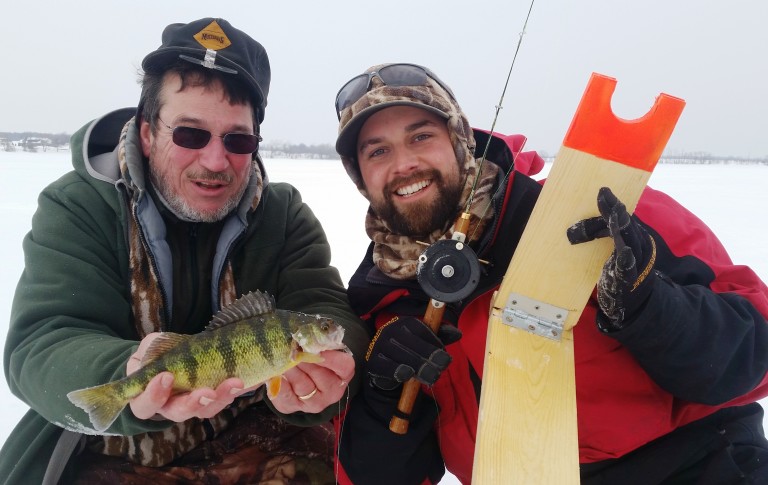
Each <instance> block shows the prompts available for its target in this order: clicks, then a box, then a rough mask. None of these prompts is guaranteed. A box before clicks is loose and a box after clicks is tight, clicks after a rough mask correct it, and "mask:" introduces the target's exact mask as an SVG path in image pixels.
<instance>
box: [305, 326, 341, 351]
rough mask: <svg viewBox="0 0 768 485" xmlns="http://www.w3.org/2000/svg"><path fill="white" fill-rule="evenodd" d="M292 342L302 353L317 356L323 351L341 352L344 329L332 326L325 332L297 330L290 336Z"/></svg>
mask: <svg viewBox="0 0 768 485" xmlns="http://www.w3.org/2000/svg"><path fill="white" fill-rule="evenodd" d="M292 336H293V340H294V341H295V342H296V344H297V345H298V347H299V348H300V349H301V350H302V351H303V352H308V353H310V354H319V353H320V352H322V351H324V350H342V349H346V348H347V346H346V345H345V344H344V342H343V339H344V327H342V326H341V325H337V324H333V327H332V328H329V329H328V331H326V332H313V331H311V330H310V331H306V332H305V331H304V330H303V329H299V330H298V331H296V332H294V333H293V334H292Z"/></svg>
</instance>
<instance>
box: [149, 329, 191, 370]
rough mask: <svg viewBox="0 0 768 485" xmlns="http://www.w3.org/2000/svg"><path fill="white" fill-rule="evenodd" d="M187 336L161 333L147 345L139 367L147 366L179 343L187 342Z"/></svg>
mask: <svg viewBox="0 0 768 485" xmlns="http://www.w3.org/2000/svg"><path fill="white" fill-rule="evenodd" d="M189 337H190V336H189V335H182V334H180V333H173V332H163V333H161V334H160V336H159V337H157V338H156V339H155V340H153V341H152V343H151V344H149V348H148V349H147V351H146V352H145V353H144V357H142V359H141V366H142V367H144V366H145V365H147V364H149V363H150V362H153V361H155V360H157V359H158V358H159V357H160V356H161V355H163V354H164V353H166V352H168V351H169V350H171V349H172V348H174V347H176V346H177V345H179V344H180V343H181V342H184V341H185V340H187V339H188V338H189Z"/></svg>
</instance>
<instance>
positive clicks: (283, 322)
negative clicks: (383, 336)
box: [67, 291, 346, 432]
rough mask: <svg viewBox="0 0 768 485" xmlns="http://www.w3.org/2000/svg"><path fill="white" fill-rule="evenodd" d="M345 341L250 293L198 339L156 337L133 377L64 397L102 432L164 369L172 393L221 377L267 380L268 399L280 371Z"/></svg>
mask: <svg viewBox="0 0 768 485" xmlns="http://www.w3.org/2000/svg"><path fill="white" fill-rule="evenodd" d="M343 337H344V328H343V327H341V326H339V325H338V324H336V323H334V322H333V320H331V319H330V318H326V317H322V316H320V315H307V314H304V313H299V312H292V311H287V310H277V309H275V299H274V298H273V297H272V296H270V295H268V294H266V293H262V292H260V291H255V292H251V293H248V294H246V295H244V296H242V297H241V298H239V299H238V300H236V301H235V302H233V303H232V304H231V305H227V306H226V307H225V308H223V309H222V310H221V311H220V312H218V313H217V314H216V315H214V317H213V319H211V322H210V323H209V324H208V326H207V327H206V329H205V330H204V331H202V332H200V333H198V334H195V335H182V334H177V333H171V332H165V333H162V334H161V335H160V336H159V337H158V338H156V339H155V340H154V341H153V342H152V344H151V345H150V347H149V349H147V352H146V355H145V356H144V359H143V360H142V367H141V368H140V369H139V370H138V371H136V372H134V373H133V374H131V375H129V376H127V377H124V378H122V379H119V380H117V381H113V382H109V383H107V384H102V385H100V386H95V387H89V388H87V389H81V390H77V391H72V392H70V393H68V394H67V397H68V398H69V400H70V401H72V403H73V404H74V405H76V406H78V407H80V408H82V409H83V410H84V411H85V412H87V413H88V416H89V417H90V419H91V423H93V426H94V428H95V429H96V431H98V432H102V431H104V430H106V429H107V428H109V426H110V425H111V424H112V423H113V422H114V421H115V419H117V416H118V415H119V414H120V412H121V411H122V410H123V408H124V407H125V406H126V405H127V404H128V402H129V401H130V400H131V399H133V398H134V397H136V396H138V395H139V394H141V392H142V391H144V388H145V387H146V386H147V384H148V383H149V381H150V380H151V379H152V378H153V377H154V376H156V375H157V374H159V373H160V372H163V371H170V372H172V373H173V375H174V381H173V391H174V394H179V393H182V392H186V391H190V390H192V389H197V388H201V387H210V388H216V386H218V384H220V383H221V382H222V381H224V380H225V379H227V378H230V377H239V378H240V379H242V381H243V383H244V385H245V387H246V388H248V387H252V386H255V385H256V384H259V383H262V382H267V385H268V391H269V394H270V395H271V396H274V395H276V394H277V393H278V391H279V390H280V381H281V377H280V376H281V375H282V374H283V373H285V371H287V370H288V369H290V368H291V367H294V366H295V365H297V364H298V363H300V362H321V361H322V360H323V359H322V357H320V356H319V355H318V354H319V353H320V352H321V351H323V350H341V349H346V346H345V345H344V343H343V342H342V338H343Z"/></svg>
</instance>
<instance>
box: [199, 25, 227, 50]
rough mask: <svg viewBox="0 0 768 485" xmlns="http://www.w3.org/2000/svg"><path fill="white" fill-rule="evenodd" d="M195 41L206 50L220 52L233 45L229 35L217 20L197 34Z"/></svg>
mask: <svg viewBox="0 0 768 485" xmlns="http://www.w3.org/2000/svg"><path fill="white" fill-rule="evenodd" d="M194 38H195V40H196V41H197V42H198V43H199V44H200V45H202V46H203V47H205V48H206V49H212V50H215V51H216V50H219V49H224V48H225V47H229V46H230V45H232V42H230V41H229V38H228V37H227V34H225V33H224V31H223V30H222V29H221V26H219V24H218V22H216V21H215V20H214V21H213V22H211V23H210V24H208V25H207V26H206V27H205V28H203V30H201V31H200V32H198V33H197V34H195V36H194Z"/></svg>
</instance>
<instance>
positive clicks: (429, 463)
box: [338, 134, 768, 484]
mask: <svg viewBox="0 0 768 485" xmlns="http://www.w3.org/2000/svg"><path fill="white" fill-rule="evenodd" d="M479 137H480V140H478V146H482V145H483V143H482V134H479ZM507 141H508V142H509V141H512V140H509V139H508V140H507ZM518 141H519V140H518ZM492 153H493V152H492ZM499 153H501V156H499ZM525 156H526V154H520V155H519V157H520V158H518V160H521V159H523V157H525ZM527 156H528V157H531V156H532V155H530V154H528V155H527ZM489 159H490V160H493V161H494V162H496V163H499V165H501V167H502V169H503V171H506V170H507V168H508V166H505V162H508V161H509V160H511V158H510V157H509V156H508V155H504V154H503V150H497V153H496V156H495V158H493V157H489ZM529 163H530V158H528V159H527V161H526V164H525V165H524V167H525V168H526V169H527V168H528V164H529ZM505 183H506V190H505V191H499V192H500V193H498V194H497V197H496V200H495V204H496V205H495V210H496V212H495V214H496V219H495V221H494V225H493V227H492V228H490V229H489V230H488V231H487V233H486V235H485V237H484V239H483V240H482V241H480V242H479V244H478V246H477V247H475V248H474V249H475V251H476V252H477V254H478V257H479V258H480V259H483V260H486V261H488V262H489V264H487V265H482V266H483V268H482V271H483V274H482V276H481V281H480V284H479V285H478V287H477V289H476V290H475V292H474V293H473V294H472V295H470V296H469V297H467V298H466V299H464V300H463V301H460V302H457V303H454V304H449V305H447V309H446V312H445V314H444V315H445V316H444V320H445V321H446V322H450V323H452V324H455V325H457V326H458V328H459V329H460V330H461V331H462V333H463V336H462V338H461V340H459V341H458V342H456V343H454V344H452V345H449V346H448V347H447V350H448V352H449V353H450V354H451V356H452V357H453V361H452V363H451V364H450V366H449V367H448V369H447V370H446V371H445V372H444V373H443V374H442V375H441V377H440V379H439V380H438V382H437V383H436V384H435V385H434V386H433V387H432V388H430V389H427V388H424V389H423V394H424V395H426V396H429V397H425V396H424V395H423V396H422V398H421V399H420V400H419V402H418V403H417V406H416V408H415V409H414V418H412V421H411V425H410V428H409V431H408V433H407V434H406V435H402V436H400V435H396V434H394V433H392V432H390V431H389V430H388V427H387V425H388V422H389V417H386V416H381V415H380V414H381V413H379V412H376V411H375V410H374V406H370V405H369V404H368V403H367V402H366V401H365V395H364V393H362V392H361V393H359V394H358V395H357V396H356V397H355V398H354V399H353V400H352V403H351V404H350V406H349V407H348V409H347V411H346V413H345V418H344V420H343V422H342V423H341V426H340V431H341V436H340V439H339V452H338V453H339V462H340V465H341V467H340V468H341V470H342V473H341V475H342V477H341V483H345V481H347V483H357V484H361V483H398V484H407V483H429V482H432V483H434V482H436V481H437V480H439V478H440V477H441V476H442V475H443V474H444V468H447V469H448V470H450V471H451V473H453V474H454V475H456V476H457V477H458V478H459V479H460V480H461V481H462V482H463V483H469V482H470V481H471V476H472V463H473V452H474V446H475V435H476V431H477V413H478V403H479V396H480V388H481V383H482V375H483V359H484V348H485V340H486V330H487V323H488V321H487V318H488V308H489V306H490V302H491V297H492V294H493V291H494V290H495V289H497V288H498V285H499V284H500V282H501V279H502V278H503V275H504V272H505V271H506V269H507V266H508V263H509V261H510V259H511V257H512V254H513V253H514V250H515V247H516V246H517V243H518V241H519V238H520V236H521V234H522V232H523V229H524V227H525V224H526V222H527V219H528V217H529V215H530V212H531V210H532V208H533V205H534V204H535V202H536V198H537V196H538V194H539V191H540V188H541V185H540V184H539V182H536V181H534V180H532V179H530V178H529V177H527V176H526V175H524V174H523V173H520V172H518V171H515V172H513V173H512V175H511V176H510V177H509V179H508V180H507V181H506V182H505ZM633 217H634V218H635V219H636V220H637V221H639V222H640V223H641V224H643V225H644V227H645V228H646V229H647V230H648V232H649V233H650V234H651V235H652V236H653V237H654V239H655V241H656V245H657V259H656V266H655V268H656V269H657V270H658V272H659V274H660V275H661V276H660V277H659V280H658V281H656V282H655V285H654V290H653V292H652V294H651V296H650V297H649V300H648V301H647V302H646V304H645V306H644V308H643V310H642V311H641V312H639V313H638V314H637V315H635V316H634V317H632V319H631V324H629V325H628V326H627V327H626V328H625V329H623V330H621V331H618V332H612V333H610V334H606V333H604V332H602V331H600V330H599V329H598V328H597V326H596V324H595V321H596V315H597V312H598V311H599V309H598V306H597V301H596V300H595V299H594V295H593V298H591V299H590V301H589V303H588V305H587V307H586V309H585V310H584V312H583V314H582V316H581V319H580V320H579V323H578V325H577V326H576V327H575V329H574V346H575V359H576V391H577V412H578V430H579V455H580V462H581V468H582V483H602V482H600V481H598V480H595V481H594V482H590V481H589V480H588V478H589V477H590V475H591V473H593V472H595V471H599V473H595V475H600V476H601V477H602V479H603V480H604V481H605V480H608V482H607V483H610V481H613V480H619V481H613V483H630V482H632V481H633V480H637V479H638V474H646V475H642V478H643V481H642V482H641V483H653V482H654V480H653V477H651V476H649V475H648V474H649V473H650V474H652V473H659V476H665V475H664V474H665V473H667V474H669V473H670V470H675V469H677V468H679V467H683V466H686V465H685V463H686V462H687V461H688V460H693V459H694V458H692V456H693V455H695V453H697V452H701V450H702V449H704V448H706V446H709V445H708V444H707V443H708V441H707V440H718V439H721V438H718V436H722V435H723V434H724V433H725V431H724V429H726V428H729V429H739V430H742V431H740V432H742V433H743V434H745V435H746V437H745V438H744V437H741V438H737V439H742V438H743V439H746V440H749V439H754V440H763V441H764V437H763V436H762V435H763V433H762V409H761V408H760V407H759V405H758V404H751V403H754V402H755V401H757V400H758V399H760V398H762V397H765V396H766V395H768V382H767V378H766V372H767V371H768V324H767V323H766V316H768V287H766V285H765V284H764V283H763V282H762V281H760V279H759V278H758V277H757V276H756V275H755V273H754V272H752V271H751V270H750V269H749V268H747V267H745V266H737V265H734V264H733V263H732V262H731V260H730V257H729V256H728V254H727V253H726V251H725V249H724V248H723V246H722V244H721V243H720V242H719V241H718V239H717V238H716V237H715V235H714V234H713V233H712V232H711V231H710V230H709V229H708V228H707V226H706V225H705V224H704V223H703V222H702V221H700V220H699V219H698V218H697V217H696V216H694V215H693V214H692V213H690V212H689V211H688V210H686V209H685V208H684V207H682V206H681V205H679V204H678V203H677V202H675V201H674V200H673V199H672V198H670V197H669V196H667V195H665V194H663V193H661V192H659V191H656V190H653V189H650V188H647V189H646V190H645V192H644V193H643V195H642V197H641V199H640V202H639V203H638V205H637V208H636V210H635V213H634V216H633ZM574 222H575V221H574ZM563 237H565V234H563ZM348 295H349V299H350V302H351V304H352V306H353V308H354V309H355V310H357V313H358V314H359V315H361V316H362V318H363V319H364V320H365V321H366V322H367V323H368V324H369V325H370V328H369V331H370V332H371V334H373V332H375V329H376V328H377V327H378V326H379V325H381V324H383V323H385V322H386V321H388V320H389V319H390V317H391V316H392V315H415V316H422V315H423V312H424V310H425V309H426V305H427V302H428V297H427V296H426V295H425V294H424V292H423V291H422V290H421V289H420V287H419V285H418V283H417V282H415V281H408V282H403V281H396V280H393V279H390V278H388V277H386V276H385V275H383V274H382V273H381V272H379V271H378V269H376V267H375V266H374V265H373V261H372V258H371V248H369V250H368V253H367V254H366V256H365V259H364V260H363V262H362V263H361V265H360V267H359V268H358V270H357V271H356V273H355V274H354V275H353V277H352V278H351V280H350V282H349V288H348ZM364 385H365V384H364ZM383 399H392V400H393V401H395V402H396V399H397V396H382V400H383ZM392 408H393V409H394V404H393V405H392ZM438 410H439V411H438ZM438 414H439V415H438ZM686 446H687V448H688V449H686ZM712 446H719V445H715V444H713V445H712ZM693 448H695V449H693ZM650 463H652V464H653V466H648V464H650ZM607 468H610V470H609V471H603V469H607ZM606 477H608V478H606Z"/></svg>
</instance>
